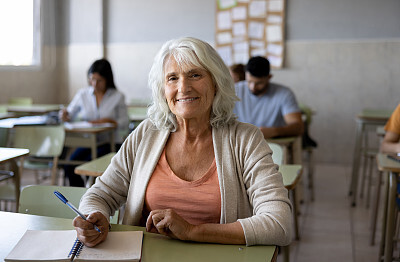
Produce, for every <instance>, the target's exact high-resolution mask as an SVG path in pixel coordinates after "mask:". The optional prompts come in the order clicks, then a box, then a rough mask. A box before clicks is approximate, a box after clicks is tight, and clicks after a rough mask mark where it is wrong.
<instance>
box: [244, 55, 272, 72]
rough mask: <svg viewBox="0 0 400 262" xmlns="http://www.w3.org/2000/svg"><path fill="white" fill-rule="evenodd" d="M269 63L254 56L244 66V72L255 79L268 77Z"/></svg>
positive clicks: (263, 58)
mask: <svg viewBox="0 0 400 262" xmlns="http://www.w3.org/2000/svg"><path fill="white" fill-rule="evenodd" d="M269 70H270V66H269V61H268V59H266V58H265V57H262V56H254V57H252V58H250V59H249V62H248V63H247V65H246V71H247V72H249V73H250V74H251V75H252V76H255V77H264V76H269Z"/></svg>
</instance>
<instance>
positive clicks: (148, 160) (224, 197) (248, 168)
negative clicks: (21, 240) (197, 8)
mask: <svg viewBox="0 0 400 262" xmlns="http://www.w3.org/2000/svg"><path fill="white" fill-rule="evenodd" d="M169 133H170V131H169V130H157V129H156V127H155V126H154V125H153V124H152V123H151V122H150V121H149V120H145V121H144V122H142V124H140V125H139V127H138V128H136V129H135V131H133V132H132V134H130V135H129V137H128V138H127V139H126V140H125V142H124V144H123V145H122V147H121V149H120V150H119V151H118V153H117V154H116V155H115V157H114V158H113V159H112V161H111V164H110V165H109V166H108V168H107V170H106V171H105V172H104V174H103V175H102V176H101V177H98V178H97V180H96V183H95V184H94V185H93V186H92V188H91V189H89V190H88V191H87V193H86V194H85V195H84V197H83V198H82V200H81V203H80V207H79V208H80V209H81V210H82V211H83V212H84V213H85V214H89V213H92V212H95V211H100V212H102V213H103V214H104V215H105V216H106V217H109V215H111V214H113V213H114V211H115V210H117V209H118V208H119V207H120V206H121V205H123V204H124V203H126V206H125V213H124V217H123V221H122V223H123V224H127V225H140V221H141V216H142V209H143V203H144V196H145V192H146V187H147V183H148V182H149V179H150V177H151V175H152V173H153V170H154V168H155V166H156V164H157V162H158V160H159V158H160V156H161V153H162V151H163V149H164V146H165V144H166V142H167V139H168V136H169ZM212 136H213V143H214V153H215V160H216V164H217V171H218V178H219V184H220V188H221V221H220V222H221V223H231V222H235V221H239V222H240V223H241V225H242V227H243V230H244V234H245V238H246V244H247V245H249V246H250V245H279V246H285V245H288V244H289V243H290V241H291V232H292V220H291V219H292V215H291V204H290V201H289V199H288V192H287V190H286V189H285V187H284V185H283V181H282V176H281V174H280V173H279V172H278V166H277V165H275V164H274V163H273V161H272V157H271V155H272V154H271V153H272V151H271V150H270V148H269V146H268V144H267V143H266V141H265V139H264V137H263V136H262V134H261V132H260V131H259V129H258V128H257V127H255V126H253V125H250V124H245V123H241V122H235V123H233V124H231V125H228V126H225V127H221V128H213V130H212Z"/></svg>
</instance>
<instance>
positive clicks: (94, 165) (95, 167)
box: [74, 152, 116, 188]
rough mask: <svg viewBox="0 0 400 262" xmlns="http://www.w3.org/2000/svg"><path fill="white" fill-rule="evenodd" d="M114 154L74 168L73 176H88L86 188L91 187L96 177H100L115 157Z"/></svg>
mask: <svg viewBox="0 0 400 262" xmlns="http://www.w3.org/2000/svg"><path fill="white" fill-rule="evenodd" d="M115 154H116V153H115V152H111V153H108V154H107V155H104V156H102V157H99V158H97V159H94V160H92V161H89V162H87V163H85V164H82V165H79V166H77V167H75V170H74V171H75V174H77V175H83V176H89V179H88V180H87V182H86V187H88V188H89V187H91V186H92V185H93V183H94V180H95V178H96V177H98V176H101V175H102V174H103V173H104V171H105V170H106V168H107V167H108V165H109V164H110V162H111V158H113V156H115Z"/></svg>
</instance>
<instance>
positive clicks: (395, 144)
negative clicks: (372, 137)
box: [380, 131, 400, 153]
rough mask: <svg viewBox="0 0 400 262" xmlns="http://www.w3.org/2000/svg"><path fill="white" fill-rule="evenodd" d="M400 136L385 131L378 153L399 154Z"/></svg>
mask: <svg viewBox="0 0 400 262" xmlns="http://www.w3.org/2000/svg"><path fill="white" fill-rule="evenodd" d="M399 140H400V135H399V134H397V133H394V132H390V131H387V132H386V134H385V137H384V138H383V141H382V143H381V147H380V151H381V152H383V153H400V143H399Z"/></svg>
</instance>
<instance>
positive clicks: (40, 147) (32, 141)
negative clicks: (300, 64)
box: [11, 125, 65, 185]
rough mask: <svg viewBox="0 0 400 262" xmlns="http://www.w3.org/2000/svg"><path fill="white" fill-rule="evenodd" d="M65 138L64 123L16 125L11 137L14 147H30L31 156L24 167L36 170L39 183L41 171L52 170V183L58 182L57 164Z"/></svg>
mask: <svg viewBox="0 0 400 262" xmlns="http://www.w3.org/2000/svg"><path fill="white" fill-rule="evenodd" d="M64 140H65V130H64V126H63V125H58V126H16V127H14V128H13V134H12V137H11V141H12V142H11V144H12V147H17V148H18V147H19V148H27V149H29V151H30V153H29V157H27V158H26V159H25V161H24V165H23V168H24V169H31V170H34V171H35V175H36V182H37V184H39V183H40V182H41V181H40V179H39V171H49V170H51V175H50V176H47V177H50V178H51V184H52V185H56V183H57V171H58V170H57V165H58V158H59V157H60V155H61V153H62V150H63V147H64Z"/></svg>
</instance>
